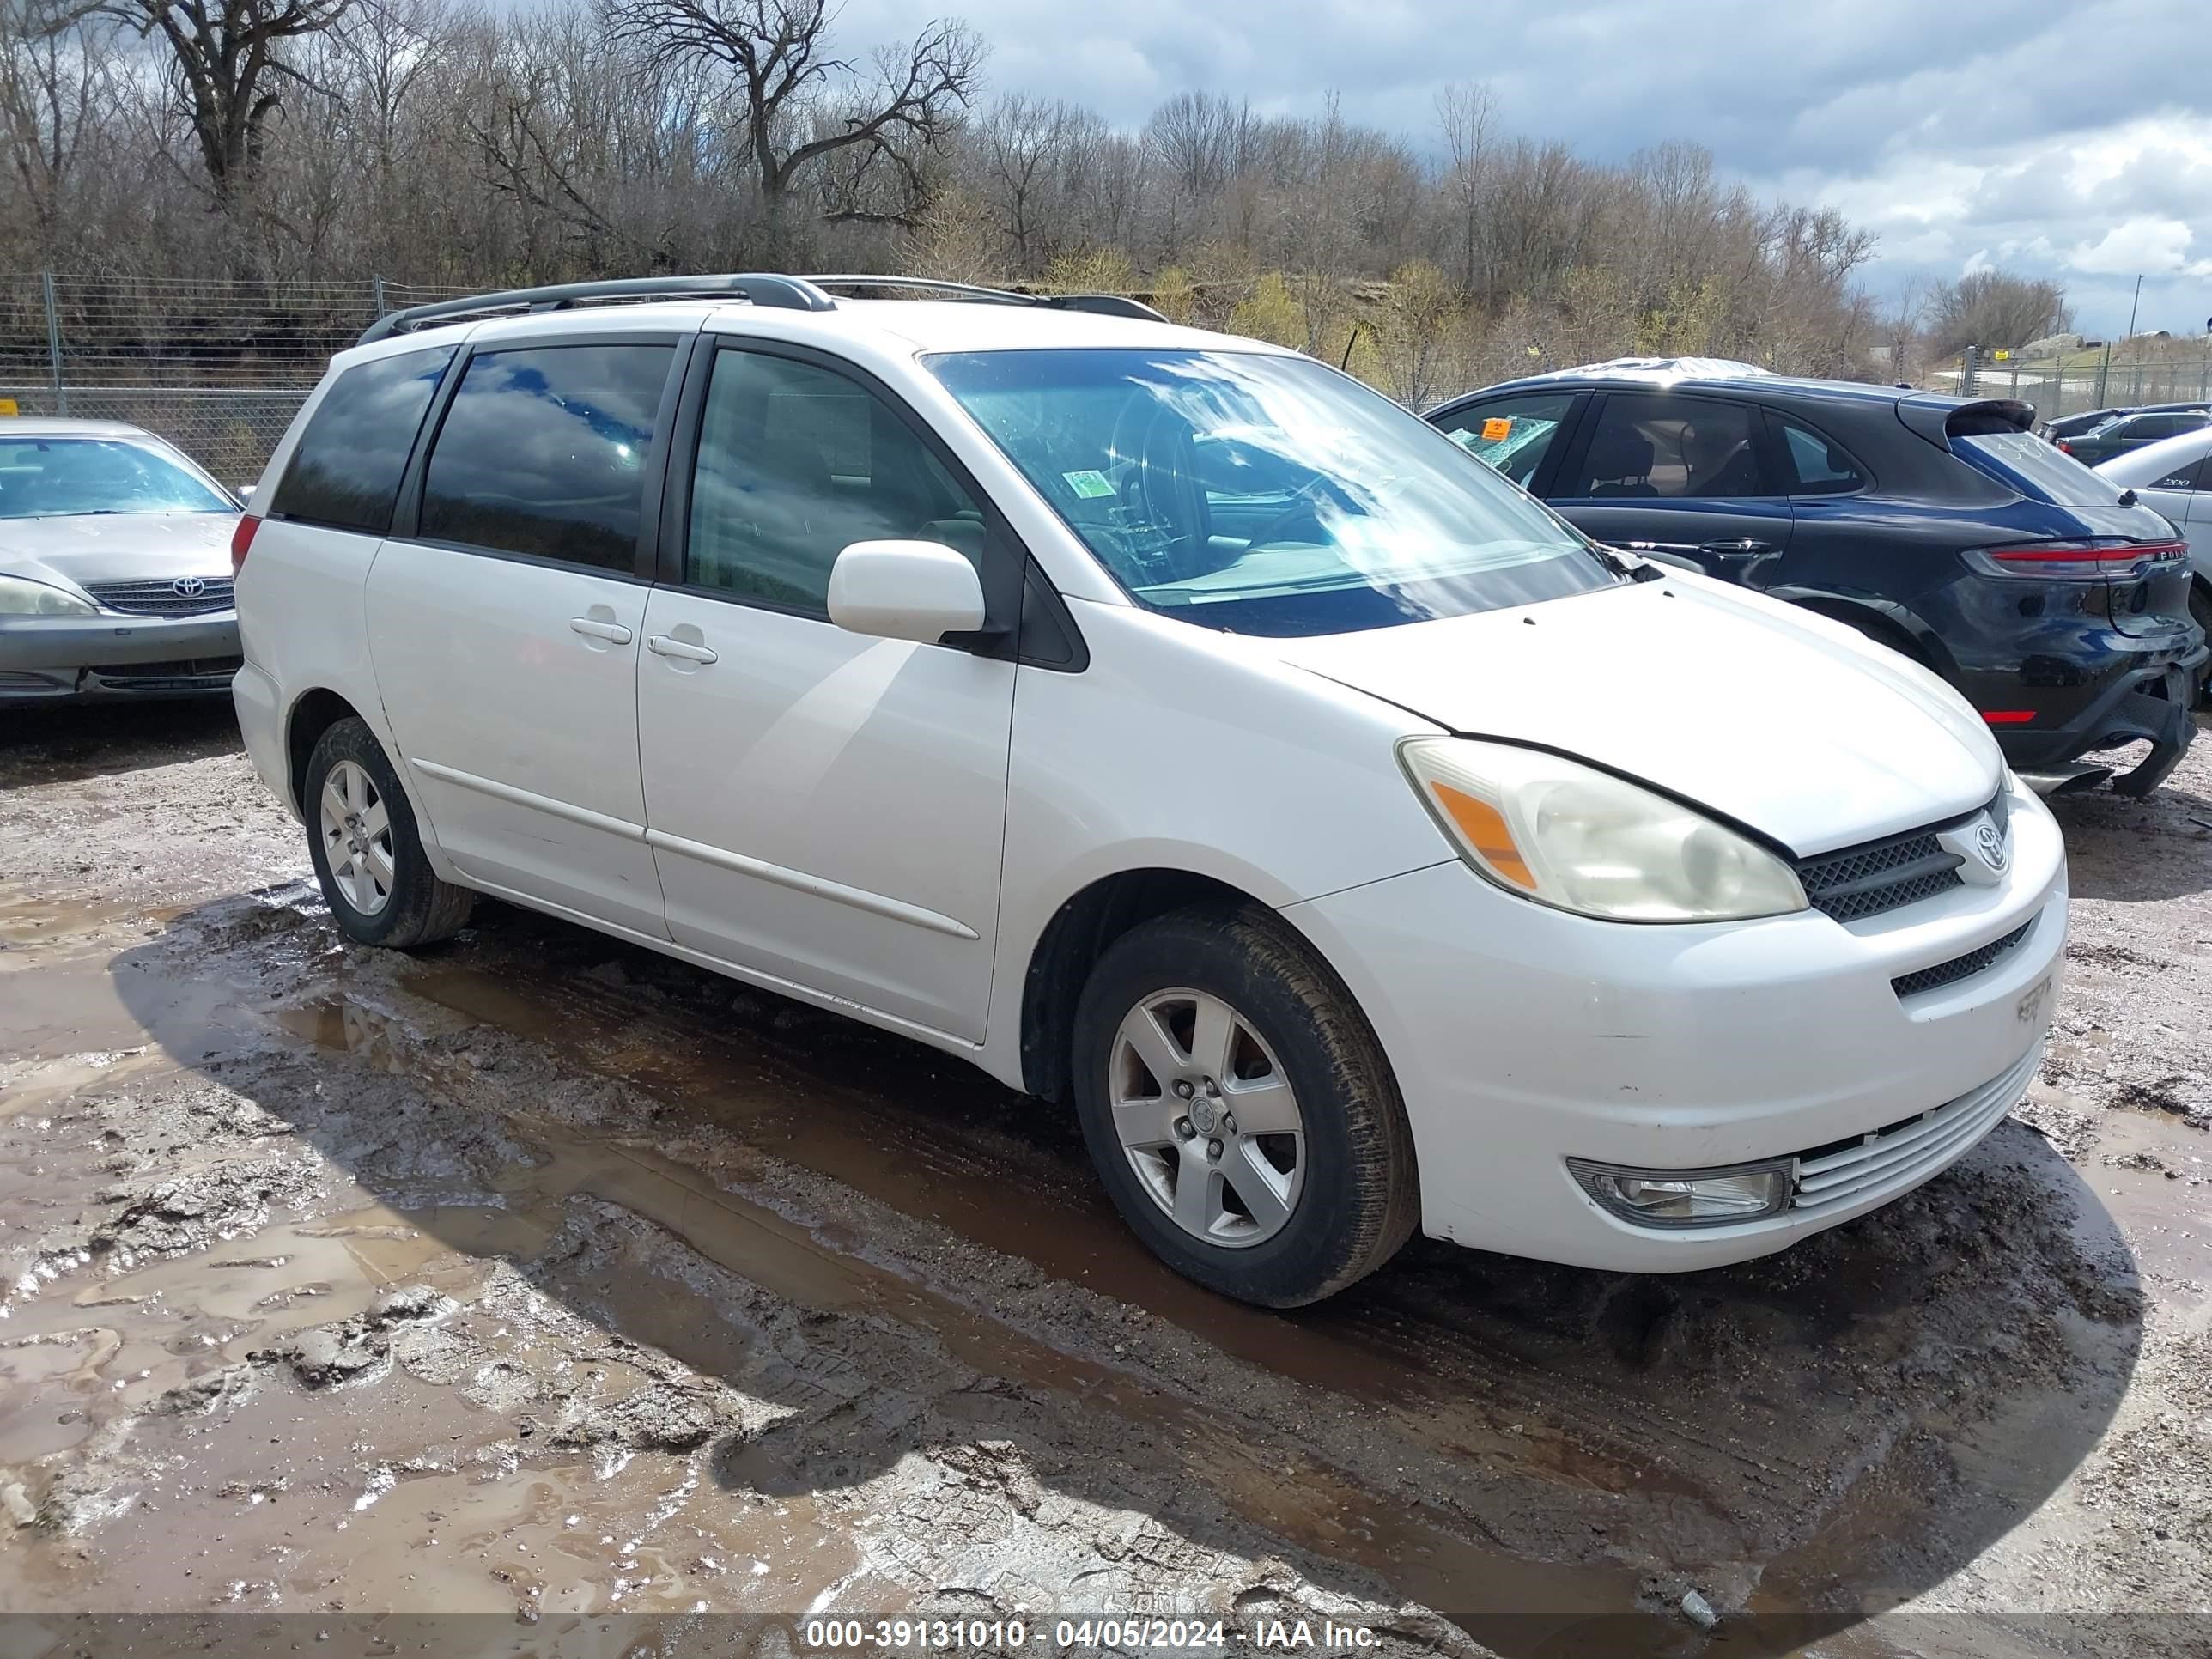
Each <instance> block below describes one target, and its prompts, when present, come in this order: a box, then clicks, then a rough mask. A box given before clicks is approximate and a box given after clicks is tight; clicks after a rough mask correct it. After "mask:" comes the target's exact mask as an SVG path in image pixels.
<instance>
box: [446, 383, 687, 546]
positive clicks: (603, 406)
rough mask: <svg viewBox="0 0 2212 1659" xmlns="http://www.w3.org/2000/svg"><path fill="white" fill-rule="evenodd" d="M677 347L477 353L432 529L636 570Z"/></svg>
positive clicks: (449, 431) (457, 538) (453, 427)
mask: <svg viewBox="0 0 2212 1659" xmlns="http://www.w3.org/2000/svg"><path fill="white" fill-rule="evenodd" d="M673 356H675V348H674V347H673V346H665V345H574V346H547V347H543V348H540V349H535V350H527V351H486V352H479V353H477V355H476V356H473V357H471V358H470V359H469V365H468V368H467V369H466V370H465V372H464V373H463V374H462V376H461V384H460V387H459V390H458V391H456V392H454V393H453V406H452V407H451V408H450V409H448V410H447V411H446V419H445V423H444V424H443V425H441V427H440V428H438V438H437V441H436V443H435V444H434V445H433V446H432V447H431V450H430V465H429V467H428V470H427V471H425V473H424V475H423V479H422V529H421V534H422V536H423V537H424V538H427V539H429V540H432V541H441V542H460V543H464V544H466V545H468V546H471V547H489V548H496V549H498V550H500V551H501V552H506V553H531V554H535V555H537V556H539V557H541V558H547V559H560V560H562V561H564V562H568V563H570V564H587V565H592V566H596V567H597V568H600V569H603V570H620V571H628V570H629V569H630V568H631V566H632V563H633V561H634V560H635V555H636V550H637V524H638V508H639V503H640V501H641V499H642V497H643V495H644V490H645V465H646V460H647V457H648V455H649V454H650V453H651V452H652V448H653V422H654V420H655V419H656V417H657V416H658V414H659V408H660V394H661V390H662V388H663V386H665V384H666V383H667V380H668V365H669V362H670V360H671V358H672V357H673Z"/></svg>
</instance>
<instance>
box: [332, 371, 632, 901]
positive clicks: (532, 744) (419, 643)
mask: <svg viewBox="0 0 2212 1659" xmlns="http://www.w3.org/2000/svg"><path fill="white" fill-rule="evenodd" d="M673 356H674V348H673V346H672V345H671V344H668V343H639V344H631V343H615V344H605V343H593V344H580V345H556V346H545V347H532V349H517V350H478V351H477V352H476V353H475V354H474V355H473V356H471V358H470V359H469V361H468V363H467V366H466V368H465V371H464V372H463V374H462V378H461V381H460V384H459V387H458V389H457V390H456V392H455V393H454V397H453V404H452V405H451V407H450V408H449V409H448V410H447V411H446V414H445V417H444V420H443V422H442V424H441V426H440V428H439V430H438V433H437V435H436V437H435V440H434V441H433V444H432V447H431V450H430V455H429V459H428V464H427V466H426V468H425V470H424V473H423V481H422V492H421V508H420V513H419V516H418V518H417V520H416V525H415V527H414V533H412V534H411V535H408V536H404V537H395V538H392V539H390V540H387V541H386V543H385V544H383V546H382V547H381V548H380V549H379V550H378V552H377V556H376V562H375V564H374V567H373V568H371V570H370V572H369V579H368V635H369V650H370V653H371V656H372V658H373V659H374V664H375V668H376V680H377V687H378V690H380V693H381V694H382V696H383V700H384V708H385V712H386V715H387V717H388V718H389V719H390V720H391V723H392V732H393V735H394V736H395V737H396V738H398V744H399V748H400V752H401V755H402V756H403V757H404V762H405V764H406V766H407V769H408V773H409V775H410V783H411V787H412V791H413V793H415V795H416V799H419V800H420V801H421V802H422V807H423V811H424V812H425V814H426V816H427V817H428V818H429V820H430V823H432V825H433V826H434V827H435V829H436V831H437V836H438V840H439V844H440V845H441V847H442V848H444V849H445V851H446V853H447V856H448V857H450V858H451V859H452V860H453V862H454V864H455V865H456V866H458V867H459V871H460V872H461V874H462V875H463V876H464V877H465V878H466V879H468V880H469V881H471V882H472V883H476V884H481V885H483V886H486V887H489V888H493V889H495V890H503V891H507V892H511V893H514V894H518V895H520V896H525V897H528V898H532V899H535V900H538V901H540V902H544V903H549V904H552V905H556V906H558V907H560V908H563V909H568V910H574V911H578V912H580V913H582V914H583V915H588V916H591V917H593V918H596V919H599V920H601V921H610V922H612V923H614V924H616V925H617V926H618V927H628V928H630V929H633V930H635V931H636V932H640V933H649V934H652V935H653V936H655V937H659V936H661V935H662V933H663V927H662V921H661V902H660V890H659V883H658V881H657V879H656V877H655V872H654V869H653V855H652V853H651V852H650V851H649V850H648V849H647V847H646V844H645V793H644V786H643V782H642V780H641V775H640V771H639V766H638V754H637V672H638V641H639V640H640V638H641V635H642V632H643V629H644V625H645V611H646V595H647V592H649V591H650V590H649V587H648V585H647V582H646V581H644V580H641V577H640V575H639V574H638V572H637V568H636V566H637V560H638V557H639V552H638V543H639V530H640V525H641V514H642V512H643V510H644V502H645V498H646V496H647V493H648V492H647V488H646V486H647V481H648V479H649V478H650V477H651V476H652V467H653V457H654V454H655V446H654V437H655V433H656V430H657V428H658V427H659V425H660V424H661V423H662V416H661V414H660V405H661V404H662V401H663V392H664V387H665V384H666V382H667V380H668V378H669V366H670V362H671V358H672V357H673Z"/></svg>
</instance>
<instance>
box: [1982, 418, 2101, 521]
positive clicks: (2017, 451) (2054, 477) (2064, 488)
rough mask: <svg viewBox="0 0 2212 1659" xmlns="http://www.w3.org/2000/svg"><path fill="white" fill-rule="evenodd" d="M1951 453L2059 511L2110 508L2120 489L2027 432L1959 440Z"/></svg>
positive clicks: (2033, 499)
mask: <svg viewBox="0 0 2212 1659" xmlns="http://www.w3.org/2000/svg"><path fill="white" fill-rule="evenodd" d="M1951 450H1952V453H1954V454H1955V455H1957V456H1959V457H1960V459H1962V460H1964V461H1966V463H1967V464H1968V465H1970V466H1972V467H1973V468H1974V469H1975V470H1976V471H1980V472H1985V473H1987V474H1988V475H1989V476H1990V477H1993V478H1995V479H1996V481H1997V482H1998V483H2002V484H2004V485H2006V486H2007V487H2008V488H2009V489H2015V490H2017V491H2019V492H2020V493H2021V495H2026V496H2027V497H2028V498H2029V499H2030V500H2031V501H2049V502H2051V504H2053V505H2054V506H2057V507H2110V506H2111V505H2112V503H2113V502H2114V501H2118V499H2119V495H2120V487H2119V485H2118V484H2116V483H2113V482H2112V480H2111V479H2110V478H2102V477H2098V476H2097V474H2095V473H2094V472H2092V471H2090V470H2089V469H2088V468H2087V467H2086V466H2084V465H2081V462H2079V461H2077V460H2075V459H2074V458H2073V457H2072V456H2071V455H2069V454H2068V453H2066V452H2065V451H2064V450H2063V449H2061V448H2059V447H2057V445H2056V444H2047V443H2045V442H2044V441H2043V440H2042V439H2040V438H2038V437H2035V436H2034V435H2032V434H2029V433H2026V432H1977V433H1972V434H1967V435H1954V436H1953V438H1952V440H1951Z"/></svg>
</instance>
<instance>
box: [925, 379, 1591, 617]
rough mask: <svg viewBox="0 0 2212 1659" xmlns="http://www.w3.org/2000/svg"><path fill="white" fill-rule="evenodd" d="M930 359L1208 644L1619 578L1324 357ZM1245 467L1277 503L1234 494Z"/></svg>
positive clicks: (1135, 580) (1142, 590) (1139, 590)
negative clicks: (1234, 480) (1220, 632)
mask: <svg viewBox="0 0 2212 1659" xmlns="http://www.w3.org/2000/svg"><path fill="white" fill-rule="evenodd" d="M924 361H925V362H927V364H928V365H929V367H930V368H931V369H932V370H933V372H934V373H935V374H936V375H937V377H938V378H939V380H942V381H943V382H944V383H945V387H946V388H947V389H948V390H949V391H950V392H951V393H952V395H953V396H954V397H955V398H957V399H958V400H959V402H960V405H961V407H962V408H963V409H964V410H967V411H968V413H969V416H972V417H973V418H974V419H975V422H976V424H978V425H979V426H981V428H983V430H984V431H985V432H986V433H987V434H988V435H990V438H991V440H992V441H993V442H994V443H995V444H997V445H998V447H999V448H1000V450H1001V451H1002V452H1003V453H1005V455H1006V459H1008V460H1010V461H1012V463H1013V465H1015V466H1016V467H1018V469H1020V471H1021V472H1022V474H1023V476H1024V477H1025V478H1027V479H1028V480H1029V482H1030V485H1031V486H1032V487H1033V488H1034V489H1036V491H1037V493H1038V494H1039V495H1041V496H1042V497H1043V498H1044V500H1045V501H1048V502H1049V503H1050V504H1051V506H1052V507H1053V509H1054V511H1055V512H1056V513H1059V515H1060V519H1061V520H1062V521H1063V522H1064V523H1066V526H1067V527H1068V528H1069V529H1070V530H1071V531H1072V532H1074V534H1075V535H1076V536H1078V537H1079V538H1081V540H1082V541H1083V543H1084V544H1085V546H1086V547H1088V548H1089V549H1090V550H1091V554H1092V555H1093V556H1095V557H1096V558H1097V560H1098V562H1099V563H1100V565H1101V566H1103V568H1105V569H1106V570H1107V571H1108V572H1109V574H1112V576H1113V577H1114V579H1115V580H1116V581H1118V582H1120V583H1121V586H1122V587H1123V589H1124V590H1125V591H1127V592H1128V593H1129V595H1130V596H1131V597H1132V598H1133V599H1135V600H1136V601H1137V602H1138V603H1139V604H1140V605H1146V606H1147V607H1148V608H1150V609H1152V610H1154V611H1161V612H1163V613H1164V614H1166V615H1168V616H1171V617H1179V618H1181V619H1182V620H1184V621H1187V622H1192V623H1197V624H1199V625H1200V626H1201V627H1205V628H1214V629H1226V630H1228V631H1229V632H1231V633H1237V634H1255V635H1272V636H1276V637H1285V636H1292V635H1314V634H1334V633H1343V632H1346V631H1348V630H1351V629H1365V628H1382V627H1388V626H1389V625H1391V624H1394V623H1411V622H1421V621H1425V620H1426V619H1428V618H1430V617H1456V616H1462V615H1465V614H1466V613H1468V612H1469V611H1489V610H1493V609H1496V608H1497V607H1498V606H1501V605H1527V604H1533V603H1534V602H1536V601H1539V600H1542V599H1557V598H1560V597H1563V596H1565V595H1567V594H1570V593H1580V592H1588V591H1589V590H1591V589H1593V588H1599V587H1605V586H1610V585H1611V584H1612V583H1613V581H1614V580H1617V579H1616V578H1615V577H1613V575H1612V574H1609V573H1608V572H1607V568H1606V567H1605V565H1604V564H1603V562H1601V561H1600V560H1599V558H1598V557H1597V556H1596V555H1595V553H1593V552H1592V551H1591V550H1590V547H1589V544H1588V543H1587V542H1586V541H1584V540H1583V538H1581V537H1580V536H1579V535H1577V534H1576V533H1575V532H1573V531H1571V530H1570V529H1568V528H1567V527H1566V526H1565V525H1563V524H1562V523H1561V522H1560V521H1559V520H1558V519H1556V518H1554V517H1553V515H1552V514H1551V513H1548V512H1547V511H1545V509H1544V508H1542V507H1540V506H1538V505H1537V504H1536V503H1535V502H1534V501H1530V500H1529V499H1528V497H1527V496H1525V495H1522V494H1521V492H1520V491H1518V490H1516V489H1511V488H1510V487H1509V486H1508V485H1507V484H1505V483H1504V482H1503V481H1502V480H1500V479H1499V478H1498V477H1497V476H1496V475H1495V474H1493V473H1492V472H1491V471H1489V470H1488V469H1486V468H1484V467H1480V466H1469V465H1468V464H1467V458H1466V456H1465V455H1464V454H1462V453H1460V452H1459V451H1458V450H1457V449H1456V448H1455V447H1453V446H1452V444H1451V442H1450V441H1449V439H1447V438H1445V437H1444V436H1443V434H1442V433H1440V432H1438V431H1437V429H1436V428H1434V427H1431V426H1430V425H1429V424H1427V423H1426V422H1424V421H1422V420H1421V419H1420V418H1419V416H1413V415H1410V414H1408V413H1407V412H1406V410H1402V409H1401V408H1400V407H1399V406H1398V405H1397V404H1394V403H1392V402H1391V401H1390V400H1389V398H1385V397H1383V396H1382V395H1381V394H1380V393H1378V392H1373V391H1370V389H1368V388H1367V387H1365V386H1361V385H1360V384H1359V383H1358V381H1357V380H1352V379H1351V378H1350V377H1349V376H1347V375H1343V374H1338V373H1337V372H1336V371H1335V370H1334V369H1331V368H1324V367H1322V365H1321V364H1319V363H1317V362H1314V361H1313V360H1312V359H1310V358H1307V357H1297V356H1288V355H1278V354H1273V353H1266V352H1258V351H1234V350H1225V351H1191V350H1185V349H1176V348H1162V349H1144V350H1140V349H1090V350H1045V351H975V352H964V353H959V354H954V355H948V356H936V357H929V358H926V359H924ZM1225 444H1227V445H1229V446H1231V447H1230V448H1227V449H1225V448H1224V447H1223V446H1224V445H1225ZM1263 456H1264V459H1263ZM1240 458H1241V460H1242V462H1243V465H1237V462H1238V461H1239V459H1240ZM1225 468H1234V470H1236V471H1247V470H1248V469H1249V471H1250V472H1251V474H1252V476H1253V477H1254V481H1255V483H1258V484H1259V485H1261V488H1260V489H1256V490H1252V491H1249V492H1248V491H1246V490H1244V489H1241V488H1240V489H1225V488H1223V485H1224V484H1225V483H1226V482H1227V475H1226V473H1225ZM1271 492H1273V494H1274V495H1275V496H1276V497H1277V498H1276V499H1272V500H1271V499H1268V497H1269V495H1270V493H1271Z"/></svg>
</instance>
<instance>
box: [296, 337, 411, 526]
mask: <svg viewBox="0 0 2212 1659" xmlns="http://www.w3.org/2000/svg"><path fill="white" fill-rule="evenodd" d="M450 362H453V347H451V346H436V347H433V348H432V349H429V350H428V351H406V352H400V353H398V354H396V355H394V356H389V357H379V358H376V359H374V361H373V362H366V363H356V364H355V365H354V366H353V367H352V368H349V369H347V370H345V371H344V372H343V374H340V375H339V376H338V378H337V380H336V381H334V382H333V383H332V384H331V389H330V390H329V391H328V392H325V393H324V394H323V400H322V402H321V403H319V404H316V405H315V412H314V413H313V415H311V416H308V417H307V429H306V430H305V431H304V432H302V433H301V435H300V442H299V446H298V447H296V448H295V449H294V450H293V452H292V460H291V464H290V465H288V466H287V467H286V468H285V469H284V476H283V478H282V479H281V480H279V481H278V483H277V485H276V495H275V496H274V497H272V498H271V500H270V503H269V511H270V513H271V514H272V515H274V516H275V517H276V518H280V519H296V520H301V521H302V522H304V523H307V524H319V525H328V526H331V528H332V529H334V530H361V531H367V532H369V533H370V534H372V535H377V536H381V535H383V534H384V533H385V532H386V531H388V530H390V529H391V528H392V503H393V502H394V501H397V500H398V496H399V477H400V475H401V474H402V473H404V471H406V470H407V456H408V453H409V452H410V450H412V449H413V448H414V447H415V435H416V432H417V431H418V430H419V429H420V428H421V427H422V416H424V415H426V414H427V413H428V412H429V408H430V398H431V396H432V394H433V393H435V392H436V391H437V389H438V382H439V381H440V380H442V379H443V378H444V377H445V373H446V366H447V364H448V363H450Z"/></svg>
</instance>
